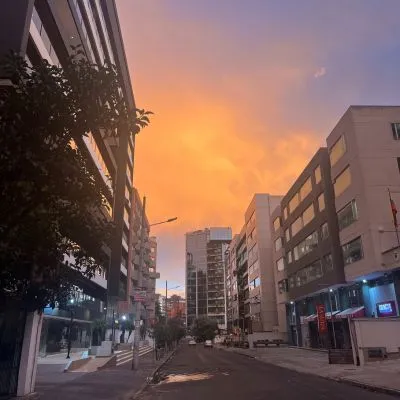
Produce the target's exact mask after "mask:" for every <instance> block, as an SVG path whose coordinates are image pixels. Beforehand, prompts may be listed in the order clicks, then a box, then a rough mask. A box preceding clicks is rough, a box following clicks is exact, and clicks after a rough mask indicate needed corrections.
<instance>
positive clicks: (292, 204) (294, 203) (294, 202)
mask: <svg viewBox="0 0 400 400" xmlns="http://www.w3.org/2000/svg"><path fill="white" fill-rule="evenodd" d="M299 203H300V199H299V194H298V193H296V194H295V195H294V196H293V197H292V199H291V200H290V201H289V208H290V212H293V211H294V210H295V209H296V208H297V206H298V205H299Z"/></svg>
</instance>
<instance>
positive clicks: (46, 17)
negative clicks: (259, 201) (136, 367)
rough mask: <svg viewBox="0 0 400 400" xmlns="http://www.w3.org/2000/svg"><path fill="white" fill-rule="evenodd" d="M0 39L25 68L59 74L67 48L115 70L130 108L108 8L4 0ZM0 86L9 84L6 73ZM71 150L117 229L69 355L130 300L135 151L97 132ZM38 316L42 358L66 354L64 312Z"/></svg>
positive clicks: (85, 298)
mask: <svg viewBox="0 0 400 400" xmlns="http://www.w3.org/2000/svg"><path fill="white" fill-rule="evenodd" d="M0 37H1V40H0V55H1V56H3V55H4V54H6V53H7V52H9V51H10V50H13V51H15V52H16V53H19V54H21V55H22V56H23V57H25V59H26V60H27V62H28V64H31V65H35V64H37V63H38V62H39V61H40V59H46V60H47V61H48V62H49V63H50V64H52V65H57V66H61V67H63V65H65V62H66V60H67V58H68V56H69V54H70V53H71V51H72V50H71V48H72V46H75V47H76V46H81V49H82V50H83V51H84V53H85V55H86V57H87V58H88V60H90V61H91V62H93V63H99V64H102V63H104V62H109V63H112V64H114V65H115V66H116V68H117V70H118V72H119V75H120V82H121V96H122V97H123V99H124V101H125V102H126V103H127V105H128V107H129V108H131V109H132V110H133V109H134V108H135V100H134V96H133V92H132V86H131V81H130V76H129V71H128V65H127V61H126V57H125V51H124V45H123V40H122V36H121V29H120V26H119V21H118V15H117V8H116V4H115V1H114V0H65V1H53V0H22V1H18V2H15V1H11V0H7V1H5V2H2V12H1V13H0ZM0 78H2V79H3V78H7V76H6V74H5V72H4V71H2V72H1V76H0ZM77 145H78V146H79V147H80V148H82V149H83V150H84V151H85V152H86V154H87V157H88V160H91V161H92V163H93V165H94V166H95V167H96V170H97V172H98V174H99V176H100V177H101V178H102V180H103V183H104V186H105V188H107V189H108V196H107V200H108V203H109V208H108V210H109V214H110V215H109V218H111V219H112V220H113V222H114V224H115V227H116V229H115V232H114V235H113V241H112V244H111V248H104V252H105V253H106V254H107V256H108V257H109V265H107V266H105V268H104V269H103V270H102V271H100V273H99V274H98V275H96V276H95V277H94V278H93V279H84V278H82V279H79V281H77V283H76V293H75V295H74V298H73V299H71V301H70V303H71V304H73V307H74V315H75V323H74V327H73V329H74V332H73V334H72V337H73V342H72V345H73V348H87V347H88V346H90V341H91V340H90V339H91V322H92V321H93V320H94V319H104V318H105V314H107V316H108V319H109V320H114V318H113V316H114V317H115V315H118V313H119V311H120V307H119V304H120V301H122V302H123V303H124V304H125V303H126V302H127V301H128V300H129V272H128V271H129V265H130V264H131V261H130V260H129V253H130V251H129V248H130V247H131V243H130V238H131V236H132V235H131V232H130V229H131V227H130V221H129V219H130V218H129V216H130V214H131V212H130V211H131V210H130V207H131V203H132V198H133V153H134V147H135V143H134V137H132V136H131V135H130V133H129V132H122V131H121V132H119V137H118V138H106V137H104V136H103V134H102V132H100V130H99V131H96V132H88V133H87V136H86V137H85V138H84V139H83V140H82V141H81V142H79V143H77ZM122 308H124V307H122ZM44 316H45V318H44V323H43V334H42V341H41V345H40V351H41V352H42V354H46V353H47V352H54V351H60V350H61V349H62V348H63V347H65V346H66V339H65V337H66V335H67V331H68V324H69V320H70V312H69V311H67V310H61V309H58V308H55V309H51V308H48V309H45V310H44ZM21 376H22V375H21ZM9 389H10V388H9ZM14 389H15V388H14ZM14 389H13V388H11V389H10V391H11V392H10V393H12V392H13V390H14ZM7 390H8V389H7Z"/></svg>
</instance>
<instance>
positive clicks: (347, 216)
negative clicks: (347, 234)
mask: <svg viewBox="0 0 400 400" xmlns="http://www.w3.org/2000/svg"><path fill="white" fill-rule="evenodd" d="M337 218H338V222H339V230H340V231H341V230H342V229H344V228H347V227H348V226H350V225H351V224H352V223H353V222H354V221H357V218H358V212H357V204H356V201H355V200H353V201H351V202H350V203H349V204H347V205H346V206H344V207H343V208H342V209H341V210H340V211H339V212H338V213H337Z"/></svg>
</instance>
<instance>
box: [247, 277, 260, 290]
mask: <svg viewBox="0 0 400 400" xmlns="http://www.w3.org/2000/svg"><path fill="white" fill-rule="evenodd" d="M258 286H260V278H258V277H257V278H256V279H253V280H252V281H251V282H250V284H249V289H250V290H253V289H255V288H256V287H258Z"/></svg>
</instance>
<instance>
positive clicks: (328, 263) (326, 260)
mask: <svg viewBox="0 0 400 400" xmlns="http://www.w3.org/2000/svg"><path fill="white" fill-rule="evenodd" d="M322 263H323V267H324V270H325V271H332V270H333V260H332V254H327V255H326V256H324V257H323V258H322Z"/></svg>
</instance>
